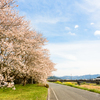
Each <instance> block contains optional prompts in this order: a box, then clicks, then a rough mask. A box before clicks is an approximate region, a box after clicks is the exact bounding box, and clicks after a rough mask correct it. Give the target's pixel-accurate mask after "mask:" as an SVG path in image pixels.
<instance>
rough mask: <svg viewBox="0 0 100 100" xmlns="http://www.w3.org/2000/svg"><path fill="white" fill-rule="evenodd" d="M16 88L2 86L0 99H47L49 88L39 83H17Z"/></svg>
mask: <svg viewBox="0 0 100 100" xmlns="http://www.w3.org/2000/svg"><path fill="white" fill-rule="evenodd" d="M15 87H16V90H12V89H11V88H0V100H46V98H47V88H46V87H43V86H38V85H37V84H27V85H26V86H22V85H15Z"/></svg>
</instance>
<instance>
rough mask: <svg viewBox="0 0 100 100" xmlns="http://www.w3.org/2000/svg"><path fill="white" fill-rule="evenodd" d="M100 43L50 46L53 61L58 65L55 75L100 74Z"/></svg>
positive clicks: (87, 42) (90, 42)
mask: <svg viewBox="0 0 100 100" xmlns="http://www.w3.org/2000/svg"><path fill="white" fill-rule="evenodd" d="M99 45H100V41H84V42H81V41H80V42H78V43H65V44H64V43H57V44H48V45H47V46H46V47H47V48H48V49H49V50H50V54H51V59H52V61H53V62H55V63H56V66H55V68H57V71H56V72H53V73H54V75H57V76H64V75H70V74H72V75H84V74H98V73H100V72H99V71H100V46H99Z"/></svg>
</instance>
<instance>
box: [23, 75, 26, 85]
mask: <svg viewBox="0 0 100 100" xmlns="http://www.w3.org/2000/svg"><path fill="white" fill-rule="evenodd" d="M25 85H26V77H25V78H24V79H23V86H25Z"/></svg>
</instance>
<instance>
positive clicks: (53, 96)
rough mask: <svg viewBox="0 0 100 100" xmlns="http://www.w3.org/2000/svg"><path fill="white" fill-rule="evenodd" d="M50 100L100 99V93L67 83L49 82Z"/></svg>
mask: <svg viewBox="0 0 100 100" xmlns="http://www.w3.org/2000/svg"><path fill="white" fill-rule="evenodd" d="M48 84H49V86H50V88H49V100H100V94H98V93H93V92H89V91H86V90H81V89H77V88H73V87H69V86H65V85H60V84H55V83H48Z"/></svg>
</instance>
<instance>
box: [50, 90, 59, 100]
mask: <svg viewBox="0 0 100 100" xmlns="http://www.w3.org/2000/svg"><path fill="white" fill-rule="evenodd" d="M51 90H52V91H53V94H54V95H55V97H56V100H58V98H57V95H56V93H55V92H54V90H53V89H52V88H51Z"/></svg>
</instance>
